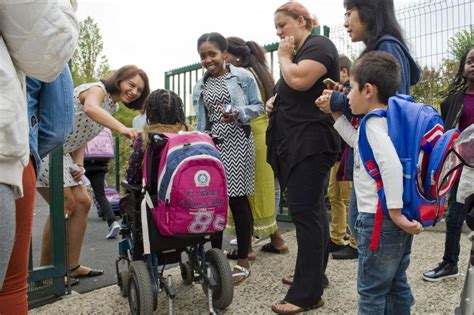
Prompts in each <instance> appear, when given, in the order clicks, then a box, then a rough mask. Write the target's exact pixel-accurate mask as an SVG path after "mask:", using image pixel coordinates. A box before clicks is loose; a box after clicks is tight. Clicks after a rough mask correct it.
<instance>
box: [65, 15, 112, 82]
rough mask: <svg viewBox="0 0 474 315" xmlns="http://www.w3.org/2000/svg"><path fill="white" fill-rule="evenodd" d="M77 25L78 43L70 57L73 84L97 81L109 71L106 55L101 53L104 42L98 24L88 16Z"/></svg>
mask: <svg viewBox="0 0 474 315" xmlns="http://www.w3.org/2000/svg"><path fill="white" fill-rule="evenodd" d="M79 25H80V33H79V45H78V48H77V49H76V51H75V52H74V56H73V57H72V77H73V80H74V85H75V86H77V85H80V84H82V83H87V82H94V81H98V80H99V79H101V78H104V77H106V76H108V75H109V74H110V72H111V70H110V66H109V64H108V60H107V57H106V56H105V55H103V54H102V51H103V49H104V44H103V42H102V36H101V35H100V28H99V26H98V24H97V23H96V22H94V20H93V19H92V18H91V17H90V16H89V17H87V18H86V19H85V20H84V21H82V22H80V23H79Z"/></svg>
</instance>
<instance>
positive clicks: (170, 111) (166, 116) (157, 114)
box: [145, 89, 186, 125]
mask: <svg viewBox="0 0 474 315" xmlns="http://www.w3.org/2000/svg"><path fill="white" fill-rule="evenodd" d="M145 112H146V119H147V123H148V124H149V125H152V124H164V125H174V124H178V123H180V124H184V123H185V120H186V118H185V115H184V109H183V101H182V100H181V98H180V97H179V96H178V94H176V93H175V92H173V91H170V90H164V89H158V90H155V91H153V92H152V93H151V94H150V96H148V98H147V100H146V102H145Z"/></svg>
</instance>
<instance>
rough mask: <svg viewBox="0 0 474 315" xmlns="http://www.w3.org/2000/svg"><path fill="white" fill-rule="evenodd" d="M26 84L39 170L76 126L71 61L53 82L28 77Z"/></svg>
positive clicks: (31, 131)
mask: <svg viewBox="0 0 474 315" xmlns="http://www.w3.org/2000/svg"><path fill="white" fill-rule="evenodd" d="M26 88H27V89H26V91H27V96H28V117H29V125H30V135H29V137H30V150H31V154H32V155H33V157H34V158H35V163H36V169H37V170H39V167H40V162H41V158H43V157H45V156H46V155H48V153H49V152H51V151H52V150H53V149H55V148H57V147H59V146H61V145H62V144H63V143H64V141H65V140H66V138H67V136H68V135H69V134H70V133H71V132H72V130H73V127H74V87H73V84H72V77H71V72H70V71H69V67H68V65H66V66H64V69H63V71H62V72H61V73H60V74H59V76H58V77H57V78H56V79H55V80H54V81H52V82H48V83H46V82H42V81H39V80H36V79H33V78H30V77H27V78H26ZM37 172H38V171H37Z"/></svg>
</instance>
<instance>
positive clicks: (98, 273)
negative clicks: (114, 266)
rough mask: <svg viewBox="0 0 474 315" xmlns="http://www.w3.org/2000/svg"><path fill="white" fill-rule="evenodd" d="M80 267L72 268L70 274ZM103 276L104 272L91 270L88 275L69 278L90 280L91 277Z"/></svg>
mask: <svg viewBox="0 0 474 315" xmlns="http://www.w3.org/2000/svg"><path fill="white" fill-rule="evenodd" d="M80 267H81V265H77V266H76V267H74V268H72V269H71V270H70V272H73V271H75V270H77V269H79V268H80ZM103 274H104V271H103V270H101V269H91V270H89V272H88V273H85V274H77V275H71V278H92V277H97V276H102V275H103Z"/></svg>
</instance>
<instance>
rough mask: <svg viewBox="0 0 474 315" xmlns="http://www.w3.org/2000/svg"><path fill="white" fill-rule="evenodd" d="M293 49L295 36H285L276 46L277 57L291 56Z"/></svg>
mask: <svg viewBox="0 0 474 315" xmlns="http://www.w3.org/2000/svg"><path fill="white" fill-rule="evenodd" d="M294 51H295V38H294V37H293V36H286V37H285V38H283V39H282V40H281V41H280V45H279V46H278V58H279V59H282V58H289V59H292V58H293V52H294Z"/></svg>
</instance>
